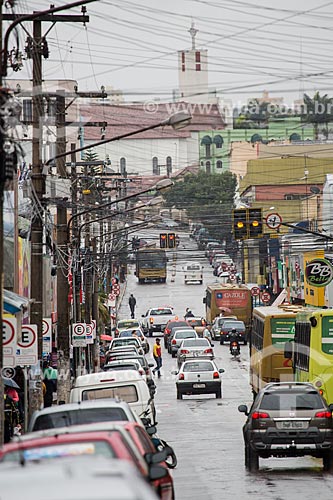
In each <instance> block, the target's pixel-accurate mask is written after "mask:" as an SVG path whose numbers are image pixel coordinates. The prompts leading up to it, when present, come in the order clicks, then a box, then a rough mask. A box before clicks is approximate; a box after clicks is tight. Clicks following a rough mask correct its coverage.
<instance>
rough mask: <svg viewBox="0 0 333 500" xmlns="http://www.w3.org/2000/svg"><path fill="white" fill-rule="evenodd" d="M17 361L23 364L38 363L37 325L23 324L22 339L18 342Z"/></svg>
mask: <svg viewBox="0 0 333 500" xmlns="http://www.w3.org/2000/svg"><path fill="white" fill-rule="evenodd" d="M16 363H17V364H18V365H23V366H28V365H36V364H37V363H38V327H37V325H22V339H21V340H20V342H17V349H16Z"/></svg>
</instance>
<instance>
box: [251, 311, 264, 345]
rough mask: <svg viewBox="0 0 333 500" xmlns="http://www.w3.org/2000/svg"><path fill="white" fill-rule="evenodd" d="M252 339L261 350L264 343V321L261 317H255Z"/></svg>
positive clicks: (253, 343)
mask: <svg viewBox="0 0 333 500" xmlns="http://www.w3.org/2000/svg"><path fill="white" fill-rule="evenodd" d="M251 339H252V345H253V346H254V347H255V348H256V349H257V350H258V351H261V350H262V348H263V345H264V321H263V320H262V319H260V318H254V319H253V326H252V332H251Z"/></svg>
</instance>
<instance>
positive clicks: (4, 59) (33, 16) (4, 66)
mask: <svg viewBox="0 0 333 500" xmlns="http://www.w3.org/2000/svg"><path fill="white" fill-rule="evenodd" d="M96 1H97V0H79V1H78V2H73V3H69V4H67V5H62V6H60V7H52V8H50V9H47V10H42V11H39V12H33V13H32V14H27V15H26V16H20V17H18V18H17V19H15V21H13V22H12V23H11V25H10V26H9V27H8V29H7V31H6V33H5V36H4V48H3V50H2V68H1V74H2V76H6V75H7V58H8V42H9V36H10V34H11V32H12V31H13V29H14V28H15V27H16V26H17V25H18V24H21V23H23V22H24V21H33V20H34V19H38V18H39V17H41V16H44V15H45V14H54V13H55V12H60V11H62V10H68V9H72V8H73V7H78V6H80V5H85V4H87V3H92V2H96Z"/></svg>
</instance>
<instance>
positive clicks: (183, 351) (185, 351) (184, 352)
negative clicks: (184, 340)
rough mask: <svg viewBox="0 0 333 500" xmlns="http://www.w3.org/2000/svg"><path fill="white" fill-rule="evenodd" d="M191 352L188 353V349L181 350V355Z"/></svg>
mask: <svg viewBox="0 0 333 500" xmlns="http://www.w3.org/2000/svg"><path fill="white" fill-rule="evenodd" d="M189 353H190V351H188V350H187V349H181V350H180V354H189Z"/></svg>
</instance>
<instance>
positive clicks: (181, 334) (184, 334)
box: [174, 332, 196, 339]
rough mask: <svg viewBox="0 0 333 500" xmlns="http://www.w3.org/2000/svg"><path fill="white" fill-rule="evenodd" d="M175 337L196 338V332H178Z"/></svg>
mask: <svg viewBox="0 0 333 500" xmlns="http://www.w3.org/2000/svg"><path fill="white" fill-rule="evenodd" d="M174 338H176V339H193V338H196V333H195V332H176V333H175V337H174Z"/></svg>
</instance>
